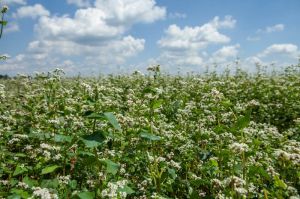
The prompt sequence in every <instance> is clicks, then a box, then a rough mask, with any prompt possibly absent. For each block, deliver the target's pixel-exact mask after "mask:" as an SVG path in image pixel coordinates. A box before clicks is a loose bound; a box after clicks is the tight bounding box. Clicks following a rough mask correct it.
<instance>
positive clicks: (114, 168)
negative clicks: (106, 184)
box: [102, 160, 120, 175]
mask: <svg viewBox="0 0 300 199" xmlns="http://www.w3.org/2000/svg"><path fill="white" fill-rule="evenodd" d="M102 162H103V163H105V164H106V172H107V173H111V174H113V175H116V173H117V172H118V170H119V167H120V165H118V164H117V163H114V162H113V161H111V160H103V161H102Z"/></svg>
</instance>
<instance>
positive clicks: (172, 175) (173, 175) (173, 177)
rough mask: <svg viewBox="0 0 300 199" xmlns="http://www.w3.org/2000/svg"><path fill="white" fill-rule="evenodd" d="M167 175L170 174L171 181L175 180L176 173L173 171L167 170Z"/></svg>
mask: <svg viewBox="0 0 300 199" xmlns="http://www.w3.org/2000/svg"><path fill="white" fill-rule="evenodd" d="M168 173H169V174H170V176H171V178H172V179H173V180H175V178H176V177H177V175H176V171H175V170H174V169H170V168H168Z"/></svg>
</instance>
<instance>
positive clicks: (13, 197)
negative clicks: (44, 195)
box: [7, 194, 21, 199]
mask: <svg viewBox="0 0 300 199" xmlns="http://www.w3.org/2000/svg"><path fill="white" fill-rule="evenodd" d="M7 199H21V196H19V195H18V194H13V195H10V196H8V197H7Z"/></svg>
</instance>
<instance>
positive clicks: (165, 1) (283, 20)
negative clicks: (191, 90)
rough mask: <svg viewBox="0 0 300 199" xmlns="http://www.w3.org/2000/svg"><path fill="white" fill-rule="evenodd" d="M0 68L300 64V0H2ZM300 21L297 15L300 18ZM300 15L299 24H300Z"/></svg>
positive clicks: (116, 69)
mask: <svg viewBox="0 0 300 199" xmlns="http://www.w3.org/2000/svg"><path fill="white" fill-rule="evenodd" d="M1 4H2V5H8V6H9V12H8V14H7V15H6V16H5V17H6V19H7V20H8V21H9V25H8V26H7V27H6V29H5V31H4V35H3V38H2V39H1V40H0V54H5V55H8V56H9V59H7V60H6V61H2V62H1V63H0V73H2V74H10V75H14V74H17V73H33V72H35V71H49V70H52V69H53V68H57V67H59V68H63V69H64V70H65V71H66V73H67V74H69V75H73V74H74V75H76V74H78V73H81V74H86V75H92V74H99V73H130V72H133V71H135V70H139V71H142V72H143V71H145V70H146V68H147V67H148V66H151V65H153V64H160V65H161V66H162V69H163V70H164V71H166V72H168V73H174V72H177V71H178V70H180V71H181V72H182V73H185V72H190V71H195V72H201V71H203V70H205V69H206V68H207V67H209V68H210V67H211V68H213V66H214V65H217V66H218V69H219V70H222V69H224V68H225V67H229V68H235V65H234V63H235V60H237V59H239V61H240V67H242V68H243V69H245V70H248V71H252V70H253V68H255V63H260V64H262V65H271V64H274V66H275V67H277V68H280V67H282V66H284V65H287V64H296V63H297V62H298V59H299V55H300V50H299V45H300V37H299V35H300V26H299V25H298V23H299V19H300V13H299V8H300V1H299V0H243V1H242V0H227V1H224V0H185V1H183V0H181V1H180V0H176V1H175V0H40V1H38V0H2V1H1ZM297 20H298V21H297ZM297 22H298V23H297Z"/></svg>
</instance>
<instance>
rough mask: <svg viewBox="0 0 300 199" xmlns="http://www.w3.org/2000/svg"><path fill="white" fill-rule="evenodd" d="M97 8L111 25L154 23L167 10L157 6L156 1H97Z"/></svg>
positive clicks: (161, 17)
mask: <svg viewBox="0 0 300 199" xmlns="http://www.w3.org/2000/svg"><path fill="white" fill-rule="evenodd" d="M95 7H96V8H98V9H100V10H101V11H103V12H104V13H105V16H106V21H107V23H108V24H111V25H119V24H123V25H124V24H127V25H132V24H134V23H152V22H154V21H156V20H159V19H163V18H164V17H165V15H166V8H164V7H159V6H157V5H156V2H155V0H96V1H95Z"/></svg>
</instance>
